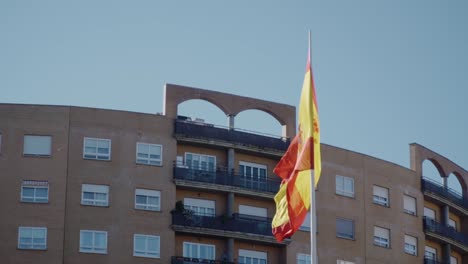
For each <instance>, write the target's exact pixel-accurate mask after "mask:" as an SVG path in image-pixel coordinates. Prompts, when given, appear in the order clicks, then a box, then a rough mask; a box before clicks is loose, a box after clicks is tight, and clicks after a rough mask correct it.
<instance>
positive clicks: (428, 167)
mask: <svg viewBox="0 0 468 264" xmlns="http://www.w3.org/2000/svg"><path fill="white" fill-rule="evenodd" d="M436 164H437V163H434V161H432V160H425V161H423V166H422V177H423V178H424V179H426V180H429V181H432V182H434V183H437V184H439V185H442V186H443V185H444V179H443V178H442V174H441V172H440V171H439V170H438V169H437V166H436ZM437 165H438V164H437Z"/></svg>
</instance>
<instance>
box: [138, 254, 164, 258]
mask: <svg viewBox="0 0 468 264" xmlns="http://www.w3.org/2000/svg"><path fill="white" fill-rule="evenodd" d="M133 256H134V257H137V258H151V259H160V258H161V256H146V255H137V254H133Z"/></svg>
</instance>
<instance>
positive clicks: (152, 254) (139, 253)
mask: <svg viewBox="0 0 468 264" xmlns="http://www.w3.org/2000/svg"><path fill="white" fill-rule="evenodd" d="M137 238H143V239H145V248H144V249H143V250H137V248H136V241H137ZM149 239H156V240H157V248H156V249H149V248H148V240H149ZM133 256H135V257H144V258H160V257H161V238H160V236H154V235H145V234H134V235H133Z"/></svg>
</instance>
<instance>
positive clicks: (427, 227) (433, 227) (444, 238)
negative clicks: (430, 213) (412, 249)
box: [423, 217, 468, 253]
mask: <svg viewBox="0 0 468 264" xmlns="http://www.w3.org/2000/svg"><path fill="white" fill-rule="evenodd" d="M423 227H424V232H425V233H426V236H430V237H432V238H434V239H436V240H439V241H441V242H445V243H449V244H451V245H453V246H455V247H457V248H458V249H459V250H462V251H463V252H465V253H468V236H466V235H465V234H463V233H461V232H457V231H456V230H455V229H453V228H452V227H449V226H446V225H443V224H441V223H438V222H436V221H435V220H433V219H431V218H427V217H424V220H423Z"/></svg>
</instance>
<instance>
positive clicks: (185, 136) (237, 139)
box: [174, 120, 290, 156]
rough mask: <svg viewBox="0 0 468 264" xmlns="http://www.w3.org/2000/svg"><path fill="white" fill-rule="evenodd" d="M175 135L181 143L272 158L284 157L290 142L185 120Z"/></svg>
mask: <svg viewBox="0 0 468 264" xmlns="http://www.w3.org/2000/svg"><path fill="white" fill-rule="evenodd" d="M174 134H175V137H176V139H177V140H179V141H185V142H191V143H200V144H210V145H216V146H224V147H228V148H235V149H242V150H247V151H253V152H257V153H258V152H260V153H262V154H266V155H270V156H282V155H283V154H284V152H285V151H286V150H287V149H288V146H289V142H290V141H289V139H284V138H281V137H273V136H269V135H266V134H257V133H254V132H252V131H245V130H240V129H235V130H234V129H229V128H227V127H221V126H214V125H212V124H206V123H197V122H191V121H183V120H176V122H175V129H174Z"/></svg>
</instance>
